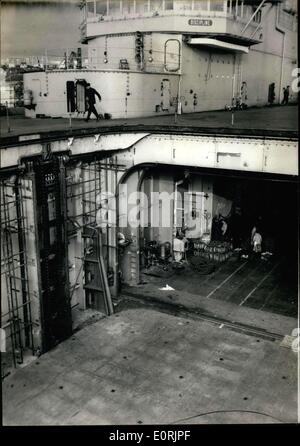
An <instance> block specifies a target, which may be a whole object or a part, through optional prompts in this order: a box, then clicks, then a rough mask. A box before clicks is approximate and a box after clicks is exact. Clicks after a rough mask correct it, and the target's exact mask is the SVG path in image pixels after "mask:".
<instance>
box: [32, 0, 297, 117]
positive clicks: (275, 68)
mask: <svg viewBox="0 0 300 446" xmlns="http://www.w3.org/2000/svg"><path fill="white" fill-rule="evenodd" d="M81 8H82V12H83V21H82V23H81V25H80V32H81V44H82V46H81V47H79V45H78V48H76V49H75V50H72V51H71V50H69V51H67V52H66V53H65V55H64V58H63V63H60V64H56V65H54V66H53V65H51V64H50V63H48V64H47V62H46V63H45V70H44V72H42V73H34V74H26V75H25V76H24V88H25V91H27V95H26V96H27V97H28V91H31V92H32V95H31V96H30V97H31V99H30V103H29V104H28V103H27V106H28V105H29V107H28V110H27V115H28V116H32V117H34V116H36V115H46V116H69V115H71V116H74V117H76V116H80V114H83V113H84V112H85V111H86V104H85V94H84V93H85V85H86V83H91V84H92V86H93V87H94V88H96V89H97V90H98V91H99V92H100V93H101V95H102V102H101V104H100V106H99V111H100V112H101V113H107V115H108V116H111V117H112V118H126V117H128V118H129V117H139V116H153V115H157V114H169V113H175V112H179V113H190V112H199V111H204V110H218V109H224V108H226V107H231V106H232V105H237V104H238V105H242V106H245V107H247V106H262V105H266V104H267V103H268V102H269V99H270V88H271V89H272V91H273V92H274V94H275V98H274V103H279V102H281V100H282V97H283V88H285V87H286V86H288V85H289V86H291V84H292V81H293V76H294V75H295V74H294V73H295V69H296V67H297V11H296V7H295V6H294V7H293V5H292V3H291V2H284V1H278V0H272V1H270V0H262V1H256V0H252V1H249V0H244V1H241V0H230V1H224V0H145V1H140V0H130V1H129V0H128V1H127V0H101V1H96V0H92V1H85V2H81ZM85 53H86V57H85V58H84V57H83V54H85ZM291 93H292V91H291ZM295 99H296V96H295V95H294V96H293V95H292V94H291V95H290V100H295Z"/></svg>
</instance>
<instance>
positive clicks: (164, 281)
mask: <svg viewBox="0 0 300 446" xmlns="http://www.w3.org/2000/svg"><path fill="white" fill-rule="evenodd" d="M140 190H141V192H142V193H143V195H142V196H144V197H145V198H143V200H140V207H139V213H140V215H139V216H140V225H139V228H138V231H137V232H138V233H137V239H138V245H137V252H138V258H139V285H138V286H137V287H129V288H126V287H125V291H124V292H125V294H126V293H128V294H135V295H138V294H139V295H144V296H145V297H148V296H149V295H155V296H157V295H158V294H157V293H158V292H161V294H162V295H168V297H169V298H170V303H172V300H173V303H174V299H172V292H176V293H177V298H176V302H177V303H178V304H180V305H183V306H185V305H186V304H187V302H190V301H193V308H197V306H198V307H199V308H201V299H202V298H207V299H217V300H220V301H224V302H225V301H226V302H227V303H232V304H236V305H238V306H245V307H251V308H255V309H264V310H267V311H270V312H273V313H279V314H283V315H287V316H296V315H297V286H298V285H297V280H298V279H297V274H298V267H297V265H298V247H297V242H296V241H297V240H298V226H297V222H298V209H297V207H295V203H296V200H297V194H298V191H297V185H296V184H295V183H294V182H292V181H287V180H284V181H283V180H282V179H280V178H276V177H275V176H274V177H271V178H270V177H269V178H266V176H263V175H256V176H249V175H248V176H245V175H239V174H238V173H234V172H231V173H228V172H227V173H225V174H220V172H215V171H212V170H210V171H209V169H208V170H206V171H204V170H203V169H202V170H201V169H188V168H186V167H185V168H183V167H182V168H180V167H173V168H172V167H170V166H160V167H154V168H147V169H146V170H145V171H144V173H143V174H142V175H140ZM141 214H143V218H141ZM145 215H147V217H148V220H147V217H145ZM166 216H167V217H166ZM166 218H167V219H166ZM168 218H169V220H168ZM143 220H144V221H143ZM146 220H147V222H146V224H145V221H146ZM168 222H169V224H168ZM128 238H129V239H130V235H129V236H128ZM128 249H129V250H130V246H129V248H128ZM123 259H125V261H124V260H123V268H124V269H125V270H126V269H127V270H128V269H130V268H131V269H136V265H135V264H134V263H132V262H131V263H130V262H129V263H128V257H126V255H123ZM121 265H122V261H121ZM178 296H179V297H178Z"/></svg>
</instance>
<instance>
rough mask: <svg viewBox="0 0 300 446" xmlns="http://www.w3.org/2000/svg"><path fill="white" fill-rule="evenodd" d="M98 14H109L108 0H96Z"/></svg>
mask: <svg viewBox="0 0 300 446" xmlns="http://www.w3.org/2000/svg"><path fill="white" fill-rule="evenodd" d="M96 14H97V15H107V1H106V0H97V1H96Z"/></svg>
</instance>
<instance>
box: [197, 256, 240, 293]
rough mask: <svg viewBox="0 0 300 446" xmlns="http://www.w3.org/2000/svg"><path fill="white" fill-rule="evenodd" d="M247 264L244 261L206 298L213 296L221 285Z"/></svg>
mask: <svg viewBox="0 0 300 446" xmlns="http://www.w3.org/2000/svg"><path fill="white" fill-rule="evenodd" d="M246 264H247V262H245V263H243V264H242V265H240V266H239V267H238V268H237V269H236V270H235V271H233V273H232V274H230V276H228V277H227V278H226V279H225V280H223V282H221V283H220V285H218V286H217V287H216V288H215V289H214V290H212V291H211V292H210V293H209V294H208V295H207V296H206V298H207V299H209V298H210V296H212V295H213V294H214V293H215V292H216V291H217V290H218V289H219V288H221V286H223V285H224V283H226V282H228V280H229V279H231V277H232V276H234V275H235V274H236V273H237V272H238V271H239V270H240V269H242V268H244V266H245V265H246Z"/></svg>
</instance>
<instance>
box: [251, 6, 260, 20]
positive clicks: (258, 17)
mask: <svg viewBox="0 0 300 446" xmlns="http://www.w3.org/2000/svg"><path fill="white" fill-rule="evenodd" d="M255 11H256V8H255V7H253V12H252V14H253V13H254V12H255ZM253 21H254V22H255V23H260V22H261V10H260V11H258V12H257V13H256V14H255V16H254V18H253Z"/></svg>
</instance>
